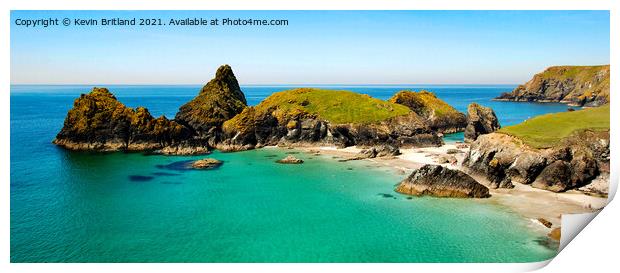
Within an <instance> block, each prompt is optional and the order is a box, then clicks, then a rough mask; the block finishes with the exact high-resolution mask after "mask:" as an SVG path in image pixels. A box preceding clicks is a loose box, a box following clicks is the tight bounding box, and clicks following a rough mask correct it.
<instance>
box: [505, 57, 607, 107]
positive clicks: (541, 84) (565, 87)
mask: <svg viewBox="0 0 620 273" xmlns="http://www.w3.org/2000/svg"><path fill="white" fill-rule="evenodd" d="M609 71H610V69H609V65H601V66H553V67H549V68H547V69H546V70H545V71H544V72H541V73H538V74H536V75H534V77H533V78H532V79H531V80H530V81H528V82H527V83H525V84H523V85H519V86H518V87H517V88H515V89H514V90H513V91H512V92H510V93H503V94H502V95H500V96H499V97H497V98H495V100H499V101H536V102H561V103H567V104H570V105H575V106H600V105H604V104H606V103H609V73H610V72H609Z"/></svg>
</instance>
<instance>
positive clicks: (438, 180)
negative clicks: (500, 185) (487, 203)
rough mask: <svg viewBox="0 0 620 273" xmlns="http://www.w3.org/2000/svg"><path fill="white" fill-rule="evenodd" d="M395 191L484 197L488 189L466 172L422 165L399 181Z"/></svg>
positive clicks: (415, 193)
mask: <svg viewBox="0 0 620 273" xmlns="http://www.w3.org/2000/svg"><path fill="white" fill-rule="evenodd" d="M396 191H397V192H400V193H404V194H410V195H418V196H419V195H430V196H436V197H461V198H486V197H490V196H491V195H490V194H489V189H488V188H487V187H485V186H483V185H481V184H480V183H478V182H476V180H474V179H473V178H472V177H471V176H469V175H468V174H466V173H464V172H462V171H459V170H451V169H448V168H445V167H442V166H439V165H424V166H423V167H421V168H419V169H417V170H415V171H414V172H413V173H412V174H411V175H410V176H409V177H407V178H406V179H405V180H403V181H402V182H400V184H399V185H398V186H397V187H396Z"/></svg>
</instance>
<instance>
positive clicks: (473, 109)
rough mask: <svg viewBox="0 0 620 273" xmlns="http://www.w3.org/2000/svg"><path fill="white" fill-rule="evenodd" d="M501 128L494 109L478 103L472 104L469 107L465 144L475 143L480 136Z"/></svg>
mask: <svg viewBox="0 0 620 273" xmlns="http://www.w3.org/2000/svg"><path fill="white" fill-rule="evenodd" d="M500 127H501V126H500V125H499V120H498V119H497V116H496V115H495V112H494V111H493V109H491V108H488V107H484V106H482V105H479V104H477V103H471V104H469V105H468V106H467V127H466V128H465V133H464V135H465V142H473V141H475V140H476V139H477V138H478V136H480V135H484V134H488V133H492V132H495V131H496V130H497V129H499V128H500Z"/></svg>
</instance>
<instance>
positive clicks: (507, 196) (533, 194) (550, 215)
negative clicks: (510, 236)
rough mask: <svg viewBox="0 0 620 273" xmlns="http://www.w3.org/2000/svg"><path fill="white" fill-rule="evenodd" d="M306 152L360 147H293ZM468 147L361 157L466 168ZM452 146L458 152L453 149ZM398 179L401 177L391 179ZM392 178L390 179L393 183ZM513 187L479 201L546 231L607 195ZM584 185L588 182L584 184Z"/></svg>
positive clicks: (342, 153) (352, 151) (407, 165)
mask: <svg viewBox="0 0 620 273" xmlns="http://www.w3.org/2000/svg"><path fill="white" fill-rule="evenodd" d="M293 148H294V149H298V150H301V151H303V152H306V153H313V154H317V153H318V154H322V155H331V156H336V157H341V158H343V159H350V158H353V157H355V156H357V154H358V153H359V152H360V151H361V150H362V149H361V148H357V147H354V146H353V147H347V148H336V147H335V146H300V147H293ZM468 149H469V145H468V144H463V143H447V144H444V145H442V146H440V147H426V148H409V149H400V151H401V155H398V156H394V157H379V158H368V159H360V160H366V161H369V162H372V163H373V164H376V165H377V166H384V167H385V166H387V167H392V168H395V169H396V170H397V171H398V172H399V173H400V174H403V175H409V174H410V173H411V172H413V170H415V169H417V168H420V167H421V166H423V165H425V164H436V165H442V166H444V167H447V168H450V169H456V170H461V171H464V172H465V173H468V174H469V172H468V171H467V169H466V168H464V167H462V166H461V163H462V162H463V159H464V157H465V154H466V153H467V151H468ZM448 150H452V151H451V152H453V153H452V154H448ZM454 150H459V151H460V152H457V153H454V152H455V151H454ZM446 155H447V156H454V157H455V158H456V160H457V162H456V163H453V164H451V163H443V164H440V163H438V162H437V160H438V159H439V158H441V157H445V156H446ZM470 175H471V176H472V177H473V178H474V179H475V180H476V181H478V182H479V183H480V184H482V185H485V186H488V185H489V182H488V180H487V179H486V178H484V177H482V176H480V175H472V174H470ZM392 182H393V183H397V182H400V181H392ZM392 182H391V183H392ZM514 186H515V187H514V188H513V189H491V188H489V192H490V193H491V197H489V198H486V199H481V201H482V202H488V203H489V204H495V205H500V206H502V207H505V208H508V209H509V210H511V211H513V212H515V213H516V214H518V215H520V216H521V217H523V218H526V219H529V220H530V221H531V222H532V223H533V227H537V228H536V229H537V230H539V231H540V232H545V234H546V233H549V232H550V231H551V230H552V229H553V228H556V227H560V226H561V224H562V221H561V214H572V213H585V212H594V211H597V210H599V209H601V208H604V207H605V205H607V197H597V196H592V195H588V194H585V193H583V192H580V191H578V190H569V191H566V192H562V193H556V192H551V191H547V190H542V189H537V188H534V187H531V186H530V185H524V184H520V183H515V185H514ZM586 187H587V186H586ZM539 218H544V219H545V220H547V221H549V222H551V223H552V226H551V228H547V227H545V226H544V225H543V224H542V223H540V222H539V221H538V219H539Z"/></svg>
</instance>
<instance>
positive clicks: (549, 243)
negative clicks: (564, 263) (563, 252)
mask: <svg viewBox="0 0 620 273" xmlns="http://www.w3.org/2000/svg"><path fill="white" fill-rule="evenodd" d="M534 242H536V243H537V244H538V245H540V246H543V247H545V248H547V249H551V250H554V251H557V250H558V249H559V247H560V243H559V242H557V241H554V240H553V239H551V238H548V237H538V238H536V239H534Z"/></svg>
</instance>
